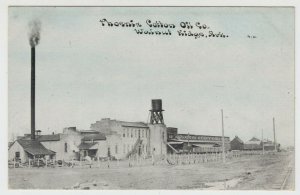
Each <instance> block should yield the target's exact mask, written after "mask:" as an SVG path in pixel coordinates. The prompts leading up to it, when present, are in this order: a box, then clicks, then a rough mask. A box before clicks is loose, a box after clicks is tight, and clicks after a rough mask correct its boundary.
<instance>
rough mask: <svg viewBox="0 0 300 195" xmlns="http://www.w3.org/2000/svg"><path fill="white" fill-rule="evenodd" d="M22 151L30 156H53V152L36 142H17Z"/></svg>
mask: <svg viewBox="0 0 300 195" xmlns="http://www.w3.org/2000/svg"><path fill="white" fill-rule="evenodd" d="M17 142H18V143H19V144H20V145H21V146H22V147H23V149H24V150H25V151H26V152H28V153H30V154H32V155H53V154H55V152H53V151H51V150H48V149H47V148H45V147H44V146H43V145H42V144H41V143H40V142H39V141H38V140H17Z"/></svg>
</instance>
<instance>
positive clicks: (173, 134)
mask: <svg viewBox="0 0 300 195" xmlns="http://www.w3.org/2000/svg"><path fill="white" fill-rule="evenodd" d="M222 143H223V140H222V136H210V135H193V134H178V129H177V128H174V127H169V128H168V153H177V154H178V153H215V152H222ZM224 144H225V145H224V146H225V151H228V150H230V138H229V137H224Z"/></svg>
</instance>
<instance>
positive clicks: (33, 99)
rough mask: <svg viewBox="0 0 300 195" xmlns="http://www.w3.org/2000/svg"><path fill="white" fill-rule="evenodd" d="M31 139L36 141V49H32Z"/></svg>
mask: <svg viewBox="0 0 300 195" xmlns="http://www.w3.org/2000/svg"><path fill="white" fill-rule="evenodd" d="M30 105H31V139H32V140H34V139H35V47H31V104H30Z"/></svg>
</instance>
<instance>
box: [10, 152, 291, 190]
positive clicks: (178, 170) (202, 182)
mask: <svg viewBox="0 0 300 195" xmlns="http://www.w3.org/2000/svg"><path fill="white" fill-rule="evenodd" d="M291 159H293V155H292V154H291V153H278V154H276V155H271V154H269V155H264V156H262V155H253V156H243V157H240V158H237V159H233V160H231V161H228V162H226V163H225V164H223V163H221V162H209V163H201V164H192V165H176V166H175V165H156V166H142V167H126V166H120V167H110V168H97V167H92V168H89V167H86V168H70V167H57V168H31V169H29V168H16V169H9V187H10V188H11V189H202V190H207V189H239V190H272V189H275V187H274V183H280V182H281V181H282V179H283V178H282V174H283V172H284V171H285V167H288V165H289V163H290V161H291ZM292 174H294V173H292ZM293 177H294V176H293ZM290 181H291V179H290V180H289V182H290ZM290 183H291V182H290Z"/></svg>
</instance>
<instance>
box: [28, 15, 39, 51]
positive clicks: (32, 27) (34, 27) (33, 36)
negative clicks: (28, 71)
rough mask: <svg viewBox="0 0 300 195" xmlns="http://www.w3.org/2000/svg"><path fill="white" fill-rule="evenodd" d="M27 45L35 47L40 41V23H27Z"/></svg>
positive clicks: (36, 21) (35, 21)
mask: <svg viewBox="0 0 300 195" xmlns="http://www.w3.org/2000/svg"><path fill="white" fill-rule="evenodd" d="M28 25H29V43H30V46H31V47H35V46H36V45H37V44H39V41H40V38H41V37H40V31H41V22H40V21H39V20H33V21H31V22H29V24H28Z"/></svg>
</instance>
